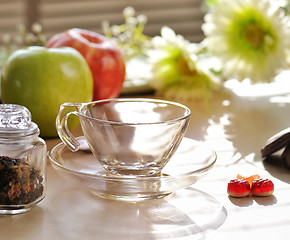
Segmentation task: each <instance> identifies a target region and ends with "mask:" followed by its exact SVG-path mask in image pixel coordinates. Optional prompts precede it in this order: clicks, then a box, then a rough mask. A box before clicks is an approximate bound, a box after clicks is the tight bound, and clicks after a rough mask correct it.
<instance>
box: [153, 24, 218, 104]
mask: <svg viewBox="0 0 290 240" xmlns="http://www.w3.org/2000/svg"><path fill="white" fill-rule="evenodd" d="M152 45H153V48H154V50H152V51H149V53H148V55H149V60H150V62H151V64H152V76H153V77H152V80H151V83H150V85H151V86H152V87H153V88H154V89H155V90H157V93H158V94H160V95H164V96H166V97H170V98H178V99H185V100H189V99H207V98H208V95H209V92H210V90H211V89H212V88H213V87H214V86H215V84H216V83H215V82H214V80H215V79H214V76H212V75H211V73H210V72H207V71H205V70H204V69H202V68H201V67H200V66H199V64H198V59H197V55H196V52H197V51H198V48H199V45H198V44H193V43H190V42H189V41H187V40H185V39H184V38H183V36H181V35H176V34H175V32H174V31H173V30H172V29H170V28H168V27H163V28H162V29H161V36H156V37H154V38H152Z"/></svg>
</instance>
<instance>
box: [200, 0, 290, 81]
mask: <svg viewBox="0 0 290 240" xmlns="http://www.w3.org/2000/svg"><path fill="white" fill-rule="evenodd" d="M288 24H289V21H288V18H287V17H286V16H284V14H283V12H282V10H281V9H280V8H279V6H278V5H277V4H276V3H275V1H266V0H219V1H218V3H217V4H213V5H211V7H210V9H209V13H208V14H206V16H205V23H204V24H203V26H202V29H203V31H204V33H205V36H206V38H205V41H204V42H205V44H206V46H207V48H208V49H209V51H210V52H211V53H212V54H213V55H215V56H217V57H219V58H220V60H221V61H222V63H223V74H224V76H225V77H226V78H231V77H233V78H237V79H238V80H243V79H245V78H250V80H251V81H252V82H270V81H271V80H272V79H273V77H275V76H276V75H277V73H278V72H279V71H280V70H282V69H283V68H285V67H286V66H287V55H288V51H289V46H290V44H289V43H290V41H289V39H290V34H289V25H288Z"/></svg>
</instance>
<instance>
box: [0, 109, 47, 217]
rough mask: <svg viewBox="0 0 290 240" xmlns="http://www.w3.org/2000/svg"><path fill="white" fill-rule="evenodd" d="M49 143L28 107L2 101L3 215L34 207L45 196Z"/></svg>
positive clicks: (0, 191)
mask: <svg viewBox="0 0 290 240" xmlns="http://www.w3.org/2000/svg"><path fill="white" fill-rule="evenodd" d="M45 192H46V144H45V142H44V141H43V139H41V138H39V128H38V126H37V125H36V124H35V123H34V122H32V121H31V114H30V112H29V110H28V109H27V108H25V107H24V106H20V105H17V104H0V214H18V213H23V212H26V211H28V210H30V209H31V208H32V207H33V206H35V205H36V204H37V203H38V202H39V201H41V200H42V199H43V198H44V197H45Z"/></svg>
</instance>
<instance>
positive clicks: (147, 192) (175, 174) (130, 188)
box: [48, 136, 216, 201]
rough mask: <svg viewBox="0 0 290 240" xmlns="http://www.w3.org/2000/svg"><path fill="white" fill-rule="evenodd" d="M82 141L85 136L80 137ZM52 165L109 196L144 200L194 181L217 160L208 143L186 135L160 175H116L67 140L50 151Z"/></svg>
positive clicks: (85, 185) (79, 182)
mask: <svg viewBox="0 0 290 240" xmlns="http://www.w3.org/2000/svg"><path fill="white" fill-rule="evenodd" d="M77 140H78V141H79V142H84V141H85V138H84V137H83V136H82V137H78V138H77ZM48 156H49V159H50V162H51V164H52V166H53V167H54V168H55V169H56V170H57V171H58V172H59V173H60V174H61V175H62V176H63V177H65V178H67V179H68V180H69V181H73V182H74V183H75V184H77V185H80V186H83V187H85V188H87V189H89V190H90V191H91V192H92V193H93V194H95V195H97V196H99V197H103V198H109V199H116V200H124V201H143V200H151V199H158V198H163V197H165V196H167V195H169V194H171V193H173V192H175V191H176V190H178V189H182V188H186V187H188V186H190V185H192V184H194V183H195V182H196V181H197V180H198V179H200V178H201V177H202V176H204V175H205V174H206V173H207V172H208V171H209V170H210V169H211V167H212V166H213V165H214V163H215V162H216V153H215V152H214V151H213V150H211V149H210V148H208V147H207V146H205V145H203V144H201V143H199V142H197V141H195V140H192V139H189V138H183V140H182V142H181V144H180V146H179V148H178V149H177V151H176V153H175V154H174V156H173V157H172V158H171V159H170V161H169V162H168V164H167V165H166V166H165V168H164V169H163V170H162V173H161V174H160V175H157V176H134V175H129V176H128V175H127V176H122V175H113V174H110V173H108V172H106V171H105V170H104V169H103V167H102V166H101V164H100V163H99V162H98V160H97V159H96V158H95V157H94V155H93V154H92V153H91V152H90V151H83V150H80V151H78V152H71V151H70V150H69V149H68V148H67V147H66V146H65V145H64V144H63V143H60V144H58V145H56V146H55V147H54V148H53V149H52V150H51V151H50V152H49V154H48Z"/></svg>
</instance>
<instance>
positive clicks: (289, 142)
mask: <svg viewBox="0 0 290 240" xmlns="http://www.w3.org/2000/svg"><path fill="white" fill-rule="evenodd" d="M283 148H285V149H284V151H283V153H282V155H281V157H282V160H283V162H284V164H285V166H286V167H287V168H288V169H290V128H286V129H284V130H282V131H281V132H278V133H277V134H275V135H274V136H272V137H270V138H269V139H268V140H267V141H266V144H265V145H264V146H263V147H262V149H261V154H262V157H263V158H266V157H268V156H270V155H272V154H273V153H275V152H277V151H279V150H281V149H283Z"/></svg>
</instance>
